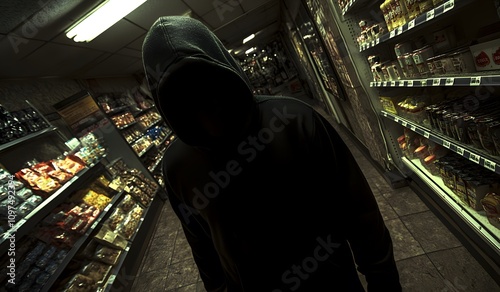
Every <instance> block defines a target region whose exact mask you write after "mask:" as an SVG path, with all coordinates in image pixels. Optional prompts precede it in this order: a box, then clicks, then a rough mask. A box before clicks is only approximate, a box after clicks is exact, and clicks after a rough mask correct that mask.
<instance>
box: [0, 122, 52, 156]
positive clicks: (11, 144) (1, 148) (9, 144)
mask: <svg viewBox="0 0 500 292" xmlns="http://www.w3.org/2000/svg"><path fill="white" fill-rule="evenodd" d="M55 130H57V128H56V127H52V126H51V127H48V128H45V129H42V130H40V131H37V132H34V133H31V134H28V135H26V136H24V137H21V138H18V139H16V140H13V141H10V142H7V143H5V144H2V145H0V152H2V151H4V150H6V149H8V148H10V147H14V146H16V145H19V144H21V143H24V142H26V141H29V140H31V139H33V138H36V137H38V136H41V135H44V134H46V133H50V132H54V131H55Z"/></svg>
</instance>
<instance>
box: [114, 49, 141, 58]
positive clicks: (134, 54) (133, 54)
mask: <svg viewBox="0 0 500 292" xmlns="http://www.w3.org/2000/svg"><path fill="white" fill-rule="evenodd" d="M116 54H117V55H124V56H130V57H136V58H142V52H141V51H140V50H134V49H130V48H123V49H121V50H119V51H118V52H116Z"/></svg>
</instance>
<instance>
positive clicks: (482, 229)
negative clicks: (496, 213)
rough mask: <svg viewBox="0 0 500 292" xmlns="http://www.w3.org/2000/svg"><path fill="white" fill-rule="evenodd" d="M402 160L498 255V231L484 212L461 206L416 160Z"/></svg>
mask: <svg viewBox="0 0 500 292" xmlns="http://www.w3.org/2000/svg"><path fill="white" fill-rule="evenodd" d="M402 160H403V163H404V164H405V166H407V167H408V168H409V169H410V170H411V171H413V172H414V173H415V174H416V175H417V176H418V177H419V178H420V179H422V181H423V182H424V183H425V184H426V185H427V186H428V187H430V188H431V189H432V190H433V191H434V192H435V194H436V195H437V196H439V198H440V199H441V200H442V201H443V202H445V203H446V204H447V205H448V206H449V207H450V208H451V209H452V210H453V211H454V212H455V213H456V214H457V215H458V216H460V217H461V218H462V220H463V221H464V222H466V223H467V225H469V227H471V228H472V230H474V231H475V232H476V233H477V234H478V235H479V236H481V237H482V238H483V239H484V240H485V241H486V242H488V243H489V244H491V246H493V247H494V248H495V251H496V252H497V253H500V229H498V228H496V227H495V226H493V225H491V223H490V222H489V221H488V219H487V217H486V214H485V212H484V211H476V210H474V209H472V208H471V207H469V206H466V205H464V204H462V203H461V200H460V198H459V197H458V196H457V195H456V194H455V193H454V192H453V191H452V190H451V189H449V188H448V187H447V186H446V185H445V184H444V182H443V180H442V179H441V178H440V177H438V176H435V175H432V174H431V173H430V172H429V171H427V169H425V168H424V167H423V166H422V164H421V163H420V161H419V160H418V159H413V160H409V159H408V158H406V157H403V159H402Z"/></svg>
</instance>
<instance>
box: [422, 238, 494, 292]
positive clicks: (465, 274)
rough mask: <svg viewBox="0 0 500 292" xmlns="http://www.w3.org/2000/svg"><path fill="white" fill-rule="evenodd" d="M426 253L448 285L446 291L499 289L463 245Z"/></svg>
mask: <svg viewBox="0 0 500 292" xmlns="http://www.w3.org/2000/svg"><path fill="white" fill-rule="evenodd" d="M427 255H428V257H429V259H430V260H431V261H432V262H433V264H434V266H436V268H437V270H438V271H439V273H441V275H442V277H443V278H444V279H445V280H444V281H445V284H446V286H447V287H450V288H448V291H488V292H490V291H491V292H494V291H500V286H499V285H498V284H497V283H496V282H495V281H494V280H493V279H492V278H491V276H490V275H489V274H488V273H487V272H486V271H485V270H484V268H483V267H482V266H481V265H480V264H479V263H478V262H477V261H476V259H475V258H474V257H473V256H472V255H471V254H470V253H469V252H468V251H467V249H466V248H465V247H462V246H461V247H456V248H453V249H447V250H442V251H436V252H432V253H428V254H427ZM451 287H454V289H455V290H452V288H451Z"/></svg>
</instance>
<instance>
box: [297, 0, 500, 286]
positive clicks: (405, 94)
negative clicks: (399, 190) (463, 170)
mask: <svg viewBox="0 0 500 292" xmlns="http://www.w3.org/2000/svg"><path fill="white" fill-rule="evenodd" d="M303 2H304V5H305V6H306V7H307V9H309V10H310V19H311V22H310V23H314V24H315V25H316V26H317V27H318V28H320V29H321V33H319V34H320V36H321V39H320V40H319V41H317V42H318V43H322V44H323V46H324V48H325V50H326V51H328V52H329V53H330V56H329V57H330V58H331V59H332V62H333V63H335V64H336V66H335V67H336V70H337V71H338V72H341V74H342V75H348V76H349V78H344V82H343V83H344V84H345V86H344V87H345V88H346V91H347V93H348V95H347V102H346V103H337V104H336V107H338V108H340V109H338V112H342V111H344V113H345V119H344V120H347V121H349V120H350V119H352V120H356V121H353V122H351V123H350V124H351V125H355V124H356V123H361V122H359V121H361V120H362V119H367V120H369V118H365V117H363V114H366V115H368V116H373V117H375V118H374V119H373V118H372V119H371V121H372V123H368V124H367V125H366V127H365V128H366V129H369V131H372V132H373V131H380V132H381V135H382V136H383V140H384V146H385V149H384V150H385V152H386V153H384V155H385V157H384V160H385V161H384V164H382V163H380V164H381V165H382V166H383V167H385V168H386V169H388V170H390V171H395V172H397V173H398V174H401V176H402V177H404V178H406V179H407V181H408V182H409V185H410V186H411V187H412V188H414V189H415V190H416V192H417V193H420V194H422V197H425V200H424V201H426V202H428V203H429V204H431V205H432V206H436V208H437V209H436V210H437V212H438V213H440V214H442V217H443V218H446V220H449V221H450V222H451V223H450V226H454V228H456V229H457V234H460V235H461V238H462V240H463V241H464V242H467V243H468V244H467V245H470V246H471V250H474V251H475V252H474V253H475V254H476V255H479V256H478V257H482V258H483V260H481V262H482V263H485V266H488V269H487V270H488V271H489V272H490V273H491V274H492V276H493V278H497V279H498V278H499V277H500V269H499V268H498V267H499V266H500V236H499V234H500V229H498V227H497V226H495V225H494V224H492V223H490V222H489V221H488V220H487V218H486V215H485V211H483V210H475V209H474V208H471V207H469V206H468V205H467V204H466V203H464V202H463V201H461V200H460V198H457V197H456V195H455V194H454V193H453V191H454V190H450V189H449V188H448V187H447V186H446V185H444V184H443V182H442V180H441V178H440V177H438V176H435V175H432V174H430V173H429V171H427V169H426V168H425V167H424V166H422V165H421V164H420V161H418V160H414V159H408V158H407V157H406V156H405V155H403V154H404V153H403V152H402V150H401V149H400V148H399V146H400V144H398V138H400V137H401V136H402V135H403V134H404V133H406V132H405V131H408V130H410V131H411V132H413V133H415V134H418V135H420V136H421V137H423V138H425V139H427V140H428V141H430V142H432V143H434V144H437V145H440V146H443V147H444V148H446V149H447V150H448V151H449V153H452V154H453V155H456V156H457V159H458V160H459V161H461V160H460V159H463V162H471V163H472V165H474V166H478V167H479V168H480V169H481V170H484V171H486V172H487V173H488V174H491V175H492V176H493V177H496V178H498V181H499V182H500V166H499V165H500V156H497V155H493V154H492V153H494V152H495V151H492V150H491V149H489V150H490V152H488V151H487V150H486V149H480V148H479V147H475V146H474V145H473V144H466V143H463V142H464V141H465V142H467V141H466V140H463V141H462V140H461V141H458V140H456V139H454V138H453V137H449V136H447V135H446V134H444V133H443V132H441V131H439V130H437V129H434V127H432V126H430V125H428V121H427V122H422V121H418V122H417V119H411V117H410V116H411V114H410V113H409V112H408V114H406V113H405V114H404V115H403V111H404V109H403V108H402V109H401V112H398V113H399V115H398V114H396V111H394V112H393V111H392V110H388V109H387V108H386V106H387V104H386V103H384V102H385V101H386V100H389V99H393V104H394V106H396V103H397V102H398V101H399V100H405V99H406V98H409V99H411V98H412V97H415V96H419V95H427V96H432V101H433V102H432V103H431V104H434V105H435V104H439V102H438V101H436V100H439V98H441V100H450V99H451V100H454V98H459V97H460V96H458V94H459V93H460V92H462V93H463V97H464V98H465V97H466V96H467V94H470V95H473V96H474V95H476V96H477V100H476V101H478V103H477V104H475V105H478V104H480V103H481V102H482V101H483V100H484V99H485V98H486V97H487V98H488V100H489V101H496V98H499V97H500V70H484V71H482V70H479V69H478V70H476V68H471V67H470V65H471V63H467V64H466V66H465V67H467V68H466V69H465V68H464V67H462V64H460V68H457V66H459V65H457V64H455V63H454V64H453V65H452V66H451V67H450V68H451V69H452V70H442V71H439V72H437V71H432V70H431V69H429V71H427V72H426V71H425V70H424V71H418V70H417V67H416V65H413V66H414V67H413V68H414V69H415V71H417V72H418V73H419V74H416V73H415V74H413V75H412V74H407V76H413V77H405V75H404V74H403V75H402V74H397V73H405V72H403V70H401V71H399V72H396V71H395V74H393V75H392V76H390V75H385V76H384V78H377V77H380V75H379V76H377V74H376V72H377V71H373V70H376V67H372V66H373V64H374V62H373V60H378V61H377V62H379V63H380V65H382V64H383V63H384V62H387V63H386V64H391V62H394V64H396V66H397V65H399V67H401V66H403V65H404V64H403V63H401V62H403V60H404V59H400V60H398V59H397V57H398V52H397V50H395V48H396V47H397V46H396V45H407V51H405V52H407V53H408V54H412V53H415V52H417V50H418V49H421V48H426V46H427V48H428V47H430V48H432V51H433V53H432V54H429V55H425V56H426V57H425V58H430V57H436V58H439V57H438V56H440V55H441V56H444V55H447V54H450V53H452V52H457V51H458V50H459V49H463V48H466V50H465V52H466V51H467V50H468V49H469V47H470V46H472V45H474V44H475V43H482V42H484V41H488V40H491V39H492V38H493V39H494V38H498V35H497V36H496V37H494V34H493V33H494V32H497V30H494V29H492V28H491V27H492V25H495V24H497V23H498V22H500V15H499V14H498V12H497V7H496V6H495V3H494V1H487V0H479V1H477V0H476V1H473V0H445V1H443V2H441V3H440V4H436V5H435V6H434V4H433V5H432V6H427V7H426V8H422V7H420V8H422V9H425V10H421V11H422V12H420V13H418V15H416V14H415V15H412V17H413V19H412V17H410V16H409V17H408V18H403V17H401V18H400V20H398V21H396V20H394V21H392V20H391V24H392V25H391V26H389V25H387V26H386V24H387V23H386V20H387V18H384V13H383V12H382V10H381V8H380V5H381V4H382V2H384V1H376V2H373V1H362V0H360V1H358V0H335V1H330V3H329V4H325V3H323V2H321V1H317V0H305V1H303ZM400 3H401V5H405V3H406V2H405V1H401V2H400ZM416 3H418V1H416ZM434 3H437V1H434ZM497 5H498V4H497ZM395 6H397V4H395ZM395 6H392V7H393V8H394V7H395ZM405 8H406V7H405ZM390 17H393V16H390ZM471 18H472V19H473V20H472V21H469V19H471ZM324 19H327V20H326V21H325V20H324ZM403 19H406V21H404V20H403ZM407 19H411V20H409V21H408V20H407ZM318 20H321V21H318ZM403 22H404V23H403ZM395 23H398V24H397V26H395ZM372 25H374V27H377V25H378V28H379V29H380V28H381V29H382V32H380V33H378V34H376V33H375V32H376V30H374V31H370V30H366V29H367V28H368V27H370V26H372ZM386 27H395V28H391V29H390V30H388V29H387V28H386ZM362 30H363V33H365V34H362ZM486 32H489V33H486ZM441 34H442V35H444V36H445V43H444V44H443V43H441V44H440V45H439V46H438V45H436V43H435V42H436V39H435V37H437V36H441ZM487 34H490V36H489V38H485V36H486V35H487ZM332 43H333V44H332ZM331 47H332V48H334V49H333V50H332V49H330V48H331ZM405 48H406V47H405ZM461 52H464V51H461ZM420 56H422V55H420ZM422 58H424V57H422ZM462 58H467V56H466V55H465V56H463V57H462ZM490 59H491V57H490ZM398 61H400V62H398ZM453 61H454V60H453ZM471 62H472V67H474V59H473V60H471ZM491 62H493V61H491ZM420 64H424V65H426V63H425V62H423V63H420ZM420 69H422V68H420ZM471 69H472V70H471ZM394 70H396V69H394ZM453 70H454V72H464V73H450V71H453ZM460 70H463V71H460ZM473 71H475V72H473ZM465 72H468V73H465ZM387 76H389V78H387ZM395 76H396V77H397V78H396V77H395ZM415 76H419V77H415ZM349 79H350V80H349ZM379 80H380V81H379ZM382 97H383V98H384V101H383V102H381V99H382ZM448 97H449V98H448ZM396 100H397V101H396ZM430 100H431V98H429V99H428V102H430ZM463 103H464V104H460V105H462V106H463V107H464V108H465V107H466V105H465V102H463ZM431 104H429V105H431ZM481 104H482V103H481ZM467 109H468V110H469V109H470V107H469V108H467ZM407 116H408V117H407ZM352 117H355V118H352ZM339 120H340V121H342V120H343V119H342V118H340V119H339ZM373 121H375V122H373ZM376 123H378V126H379V127H378V128H377V127H376V126H374V125H376ZM345 124H346V128H347V129H350V128H354V130H353V131H352V133H353V135H354V136H355V137H356V138H357V139H359V140H360V141H362V142H364V143H363V144H364V146H366V148H367V152H368V153H369V154H370V155H371V156H372V158H373V159H374V160H375V161H377V162H380V160H377V159H376V158H377V157H376V156H375V154H374V153H375V151H373V149H375V148H376V147H377V146H376V144H377V143H375V142H374V141H369V139H367V137H369V134H367V133H366V132H365V131H364V130H363V129H361V130H358V131H356V129H355V127H350V125H349V124H348V123H345ZM370 142H371V143H370ZM476 146H477V144H476ZM455 191H456V190H455ZM424 193H425V194H424ZM476 206H477V205H476ZM469 243H470V244H469Z"/></svg>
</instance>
